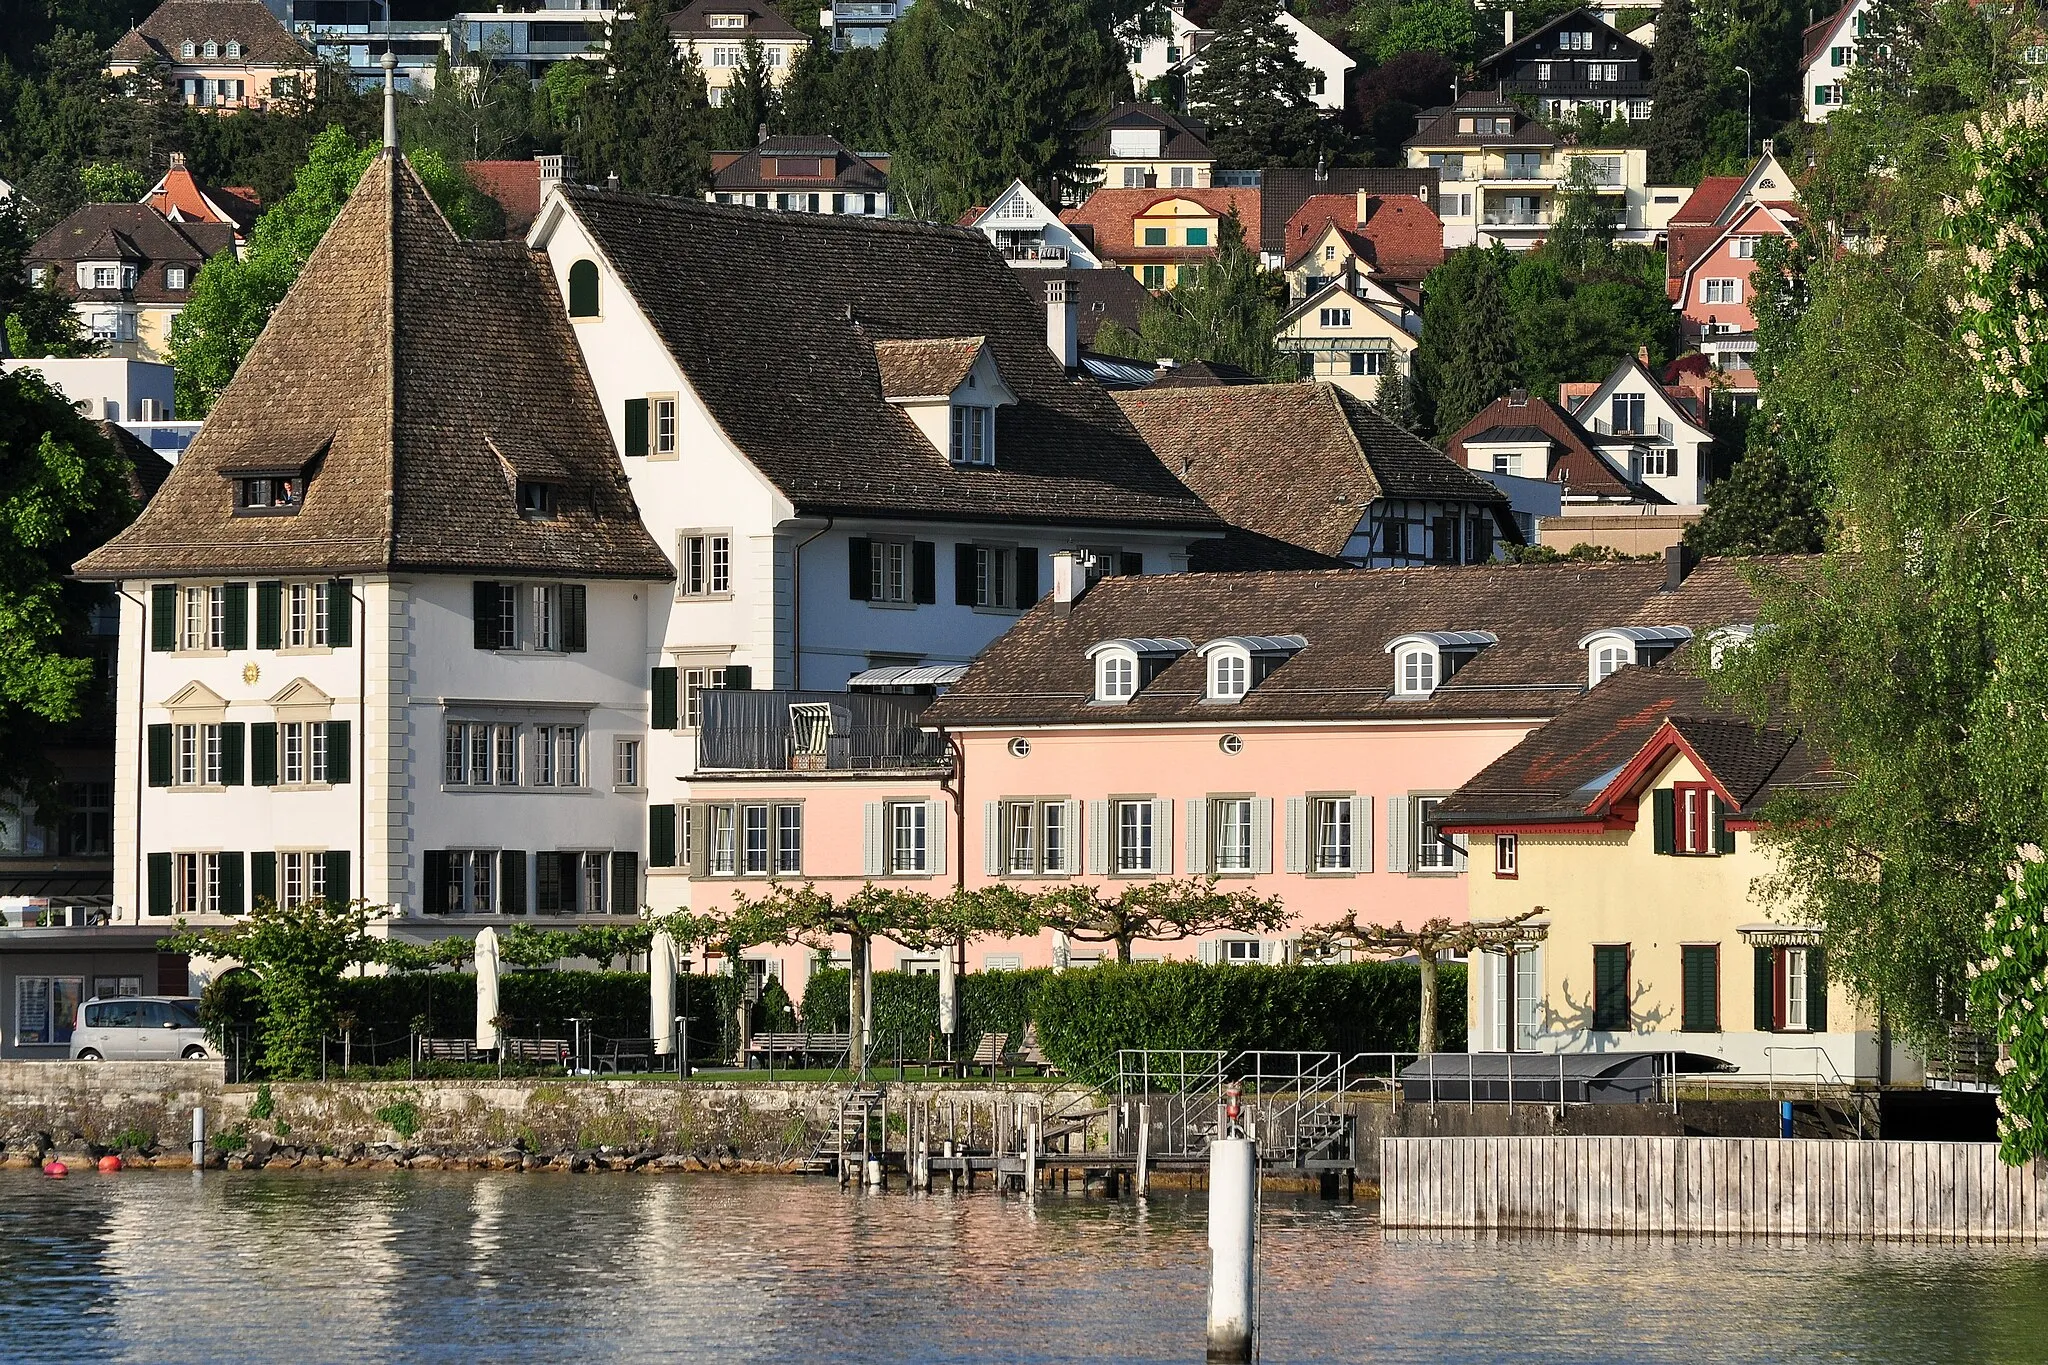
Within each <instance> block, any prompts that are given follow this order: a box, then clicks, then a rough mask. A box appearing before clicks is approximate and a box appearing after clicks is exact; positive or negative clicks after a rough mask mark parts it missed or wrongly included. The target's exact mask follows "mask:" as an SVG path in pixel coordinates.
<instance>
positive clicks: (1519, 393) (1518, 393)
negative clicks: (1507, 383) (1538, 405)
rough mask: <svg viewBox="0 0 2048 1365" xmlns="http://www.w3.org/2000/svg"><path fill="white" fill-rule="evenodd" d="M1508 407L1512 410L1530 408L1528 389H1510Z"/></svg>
mask: <svg viewBox="0 0 2048 1365" xmlns="http://www.w3.org/2000/svg"><path fill="white" fill-rule="evenodd" d="M1508 406H1509V407H1511V408H1526V407H1528V406H1529V391H1528V390H1527V389H1509V390H1508Z"/></svg>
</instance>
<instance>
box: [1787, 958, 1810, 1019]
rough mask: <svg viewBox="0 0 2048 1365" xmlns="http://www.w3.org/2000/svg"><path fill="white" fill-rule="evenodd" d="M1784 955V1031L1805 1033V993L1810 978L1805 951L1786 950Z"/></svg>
mask: <svg viewBox="0 0 2048 1365" xmlns="http://www.w3.org/2000/svg"><path fill="white" fill-rule="evenodd" d="M1784 954H1785V1009H1784V1020H1785V1022H1784V1024H1783V1028H1784V1031H1785V1032H1787V1033H1804V1032H1806V1019H1807V1013H1806V1006H1807V992H1808V990H1809V989H1810V987H1811V984H1812V980H1813V978H1812V976H1811V975H1810V974H1809V972H1808V970H1807V966H1808V960H1807V950H1806V949H1804V948H1787V949H1785V950H1784Z"/></svg>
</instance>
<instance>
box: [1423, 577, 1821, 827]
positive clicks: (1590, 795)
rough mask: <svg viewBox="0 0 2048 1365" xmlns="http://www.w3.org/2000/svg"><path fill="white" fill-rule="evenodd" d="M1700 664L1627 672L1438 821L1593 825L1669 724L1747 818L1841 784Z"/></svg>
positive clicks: (1511, 753) (1465, 789) (1681, 662)
mask: <svg viewBox="0 0 2048 1365" xmlns="http://www.w3.org/2000/svg"><path fill="white" fill-rule="evenodd" d="M1709 562H1710V563H1711V561H1709ZM1692 664H1693V656H1692V647H1688V648H1687V649H1685V650H1681V651H1680V652H1679V654H1677V655H1674V656H1673V657H1672V658H1670V659H1668V660H1666V661H1665V662H1663V663H1660V664H1658V665H1656V666H1655V667H1651V668H1624V669H1622V670H1621V671H1620V672H1618V673H1616V674H1614V675H1613V676H1612V677H1610V678H1608V679H1607V680H1606V681H1605V682H1603V683H1601V684H1600V685H1599V686H1598V687H1596V688H1594V689H1593V690H1592V691H1590V692H1588V693H1587V694H1586V695H1585V696H1584V697H1582V698H1581V699H1579V700H1577V701H1575V702H1573V703H1572V704H1571V705H1570V706H1568V707H1566V708H1565V709H1564V710H1563V711H1562V712H1561V713H1560V714H1559V715H1558V716H1557V717H1556V718H1555V719H1554V720H1551V721H1549V722H1548V723H1547V724H1545V725H1542V726H1540V727H1538V728H1537V729H1536V730H1534V731H1532V732H1530V734H1529V735H1528V736H1526V737H1525V738H1524V739H1523V740H1522V741H1521V742H1520V743H1519V744H1517V745H1515V747H1514V748H1512V749H1510V750H1508V751H1507V753H1505V754H1503V755H1501V756H1500V757H1499V758H1498V759H1496V760H1494V761H1493V762H1492V763H1490V764H1488V765H1487V766H1486V767H1485V768H1483V769H1481V770H1480V771H1479V772H1478V773H1477V774H1476V775H1474V776H1473V778H1472V779H1471V780H1470V781H1469V782H1467V783H1466V784H1465V785H1464V786H1462V787H1460V788H1458V790H1457V791H1456V792H1454V793H1452V794H1451V796H1450V797H1448V798H1447V799H1446V800H1445V801H1444V803H1443V805H1442V806H1440V807H1438V808H1437V817H1438V819H1439V820H1440V821H1442V822H1443V823H1445V824H1447V825H1452V826H1453V827H1455V825H1456V823H1458V822H1460V821H1462V822H1464V823H1468V824H1472V825H1482V826H1483V825H1485V824H1512V823H1518V822H1521V821H1529V822H1532V823H1548V822H1556V821H1572V820H1580V819H1586V818H1588V815H1589V811H1590V810H1591V808H1592V807H1593V806H1594V804H1595V803H1596V802H1597V801H1598V799H1599V798H1600V796H1601V795H1602V793H1603V792H1606V791H1607V790H1608V788H1609V787H1610V785H1611V784H1612V783H1613V782H1614V781H1615V780H1616V779H1617V778H1619V777H1620V776H1621V774H1622V771H1623V769H1625V768H1627V767H1628V766H1629V765H1630V764H1631V763H1632V762H1634V761H1635V759H1636V758H1637V756H1638V755H1640V754H1642V753H1643V751H1644V750H1645V749H1646V748H1648V747H1649V746H1650V745H1652V744H1654V743H1659V742H1661V741H1660V739H1659V737H1660V736H1661V735H1664V734H1665V733H1666V730H1665V727H1666V726H1667V725H1668V726H1670V727H1671V729H1672V731H1673V732H1675V733H1676V735H1677V736H1678V737H1679V738H1681V739H1683V740H1684V742H1685V743H1686V744H1687V745H1688V746H1690V747H1691V748H1692V750H1693V751H1694V753H1696V754H1697V755H1698V756H1699V758H1700V760H1701V762H1702V763H1704V764H1705V765H1706V767H1707V769H1708V770H1709V773H1710V774H1711V776H1712V777H1713V778H1714V780H1716V781H1718V782H1720V783H1721V785H1722V786H1723V787H1725V788H1727V789H1728V792H1729V794H1730V795H1731V796H1733V797H1735V799H1736V801H1737V803H1738V805H1739V807H1740V809H1741V810H1742V811H1743V812H1744V813H1745V814H1753V813H1754V812H1755V811H1756V810H1757V809H1758V808H1759V807H1761V806H1762V805H1764V804H1765V803H1766V802H1768V801H1769V800H1770V798H1771V797H1772V796H1774V795H1775V794H1777V793H1778V792H1779V791H1782V790H1784V789H1786V788H1788V787H1814V786H1821V785H1825V784H1827V783H1828V782H1829V781H1830V780H1831V778H1830V774H1829V773H1828V770H1827V768H1826V765H1825V764H1824V763H1823V762H1821V761H1819V760H1818V758H1817V756H1816V755H1815V754H1813V752H1812V751H1811V750H1810V749H1809V748H1808V746H1807V745H1806V744H1805V743H1804V742H1803V741H1802V740H1801V739H1800V738H1799V736H1798V734H1797V733H1796V732H1794V731H1791V730H1786V729H1780V728H1767V729H1763V730H1758V729H1756V728H1755V727H1753V726H1751V725H1750V724H1749V723H1748V722H1746V721H1744V720H1742V719H1741V718H1740V717H1738V716H1736V715H1734V714H1732V713H1731V712H1729V711H1728V710H1727V709H1726V708H1724V707H1723V706H1721V705H1719V704H1717V703H1716V702H1715V701H1714V700H1713V699H1711V698H1710V697H1709V696H1708V694H1707V685H1706V682H1705V680H1704V679H1702V678H1701V677H1699V676H1698V675H1697V674H1696V673H1694V672H1693V671H1692Z"/></svg>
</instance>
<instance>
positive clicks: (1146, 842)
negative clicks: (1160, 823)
mask: <svg viewBox="0 0 2048 1365" xmlns="http://www.w3.org/2000/svg"><path fill="white" fill-rule="evenodd" d="M1153 810H1154V803H1153V802H1151V801H1149V800H1147V801H1118V802H1115V803H1114V814H1115V816H1116V870H1117V871H1118V872H1125V873H1130V872H1150V871H1152V870H1153V869H1154V868H1155V867H1156V866H1157V865H1158V859H1157V856H1156V849H1155V845H1154V839H1153V823H1152V822H1153Z"/></svg>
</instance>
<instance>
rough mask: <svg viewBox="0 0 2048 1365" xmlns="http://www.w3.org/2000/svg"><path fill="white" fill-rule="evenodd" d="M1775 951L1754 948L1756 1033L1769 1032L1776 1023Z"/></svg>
mask: <svg viewBox="0 0 2048 1365" xmlns="http://www.w3.org/2000/svg"><path fill="white" fill-rule="evenodd" d="M1776 959H1777V953H1776V952H1774V951H1773V950H1772V949H1769V948H1759V949H1757V950H1756V1018H1755V1019H1754V1020H1753V1021H1752V1022H1754V1024H1755V1025H1756V1031H1757V1032H1758V1033H1769V1032H1770V1031H1771V1030H1772V1029H1773V1028H1774V1027H1776V1024H1777V1017H1776V1016H1777V984H1778V983H1777V961H1776Z"/></svg>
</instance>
